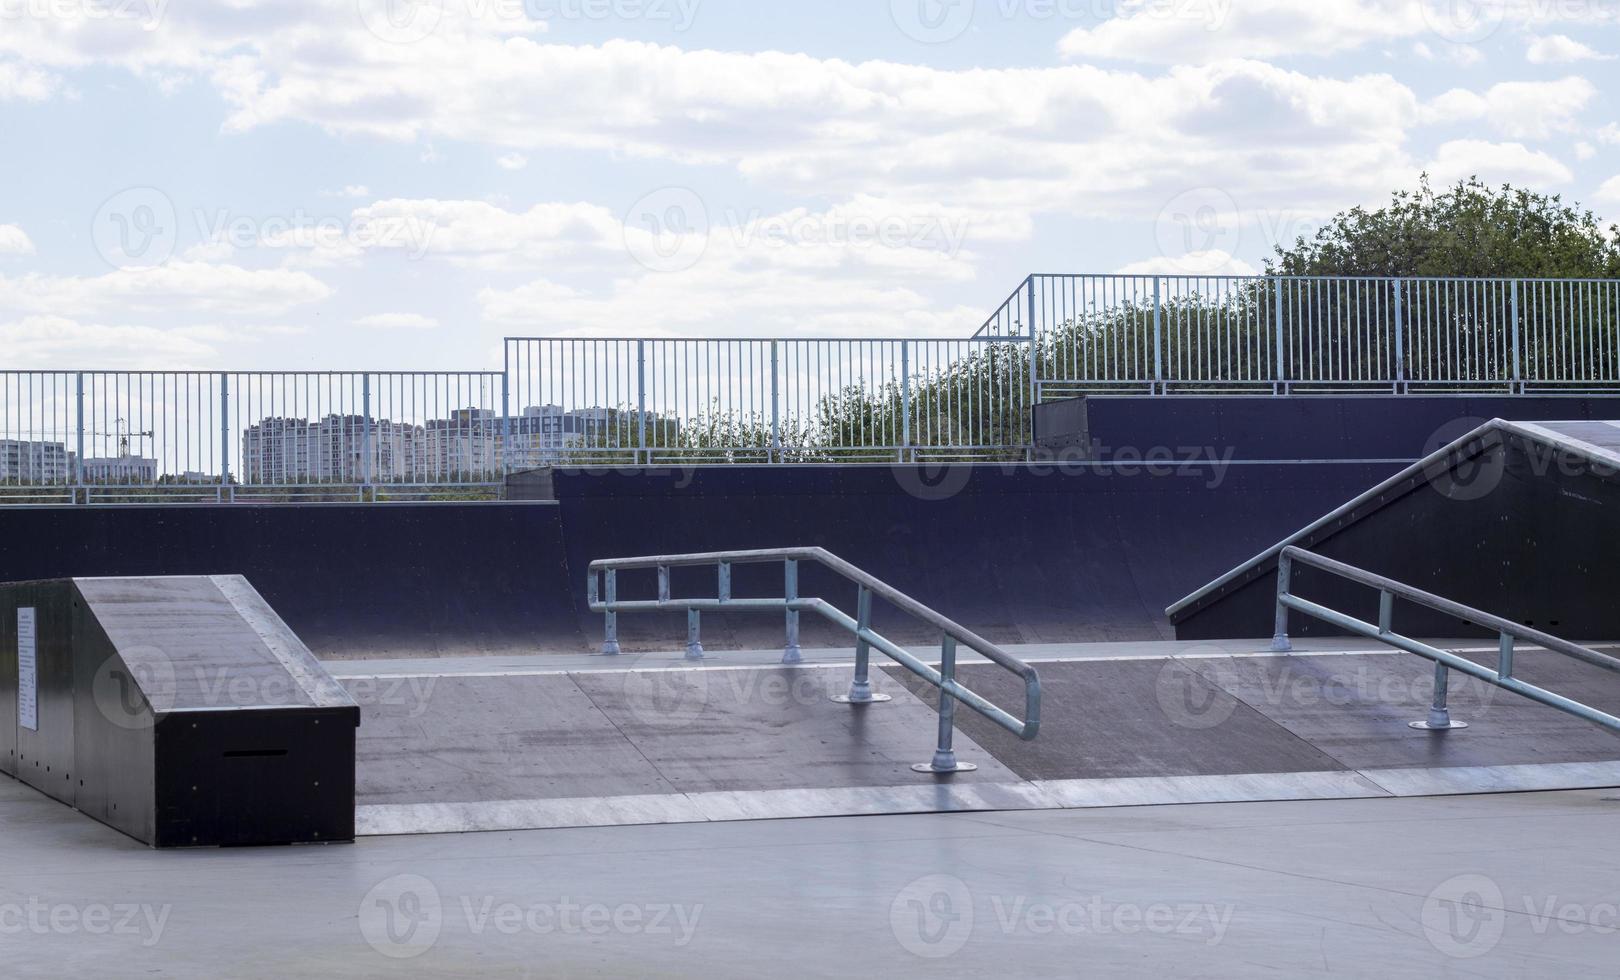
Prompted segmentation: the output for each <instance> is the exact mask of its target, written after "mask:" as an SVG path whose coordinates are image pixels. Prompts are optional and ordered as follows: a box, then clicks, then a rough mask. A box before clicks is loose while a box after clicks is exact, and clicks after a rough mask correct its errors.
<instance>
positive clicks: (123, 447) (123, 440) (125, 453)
mask: <svg viewBox="0 0 1620 980" xmlns="http://www.w3.org/2000/svg"><path fill="white" fill-rule="evenodd" d="M113 427H114V429H115V430H116V431H114V432H87V433H85V434H86V435H91V436H97V437H99V438H103V439H104V438H107V437H108V436H112V437H114V438H116V439H117V440H118V455H119V457H121V458H126V459H127V458H128V457H129V441H130V440H131V439H152V438H154V435H153V433H152V430H151V429H145V430H142V431H140V432H131V431H130V428H129V421H128V420H127V419H115V420H114V421H113Z"/></svg>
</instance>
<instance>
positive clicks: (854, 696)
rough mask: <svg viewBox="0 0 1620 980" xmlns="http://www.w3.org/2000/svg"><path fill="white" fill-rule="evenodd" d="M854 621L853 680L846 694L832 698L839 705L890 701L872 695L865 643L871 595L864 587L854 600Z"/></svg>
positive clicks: (869, 652)
mask: <svg viewBox="0 0 1620 980" xmlns="http://www.w3.org/2000/svg"><path fill="white" fill-rule="evenodd" d="M855 606H856V610H857V612H856V619H855V626H856V629H855V680H854V681H853V682H851V684H850V685H849V693H848V694H838V695H834V696H833V700H834V701H836V702H838V703H839V704H876V703H878V702H881V701H892V700H894V699H893V698H891V697H889V696H888V695H887V694H873V693H872V678H871V676H870V669H871V662H872V644H871V643H870V642H868V641H867V639H866V634H868V633H870V632H871V631H872V593H871V591H870V590H869V589H867V588H866V587H865V586H862V587H861V591H860V595H859V596H858V597H857V599H856V603H855Z"/></svg>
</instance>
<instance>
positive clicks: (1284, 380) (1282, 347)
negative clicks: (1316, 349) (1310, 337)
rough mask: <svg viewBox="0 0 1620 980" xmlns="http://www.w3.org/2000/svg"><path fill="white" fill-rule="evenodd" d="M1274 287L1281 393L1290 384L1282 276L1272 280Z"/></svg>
mask: <svg viewBox="0 0 1620 980" xmlns="http://www.w3.org/2000/svg"><path fill="white" fill-rule="evenodd" d="M1271 283H1272V289H1273V291H1274V292H1275V293H1276V294H1277V295H1276V297H1275V299H1274V300H1273V304H1272V321H1273V328H1274V329H1275V330H1276V333H1277V365H1276V372H1275V373H1276V375H1277V390H1278V392H1279V393H1281V391H1282V390H1283V388H1284V387H1285V386H1286V385H1287V384H1288V371H1287V358H1288V347H1287V339H1286V337H1285V336H1284V334H1283V280H1282V277H1281V276H1274V277H1272V280H1271Z"/></svg>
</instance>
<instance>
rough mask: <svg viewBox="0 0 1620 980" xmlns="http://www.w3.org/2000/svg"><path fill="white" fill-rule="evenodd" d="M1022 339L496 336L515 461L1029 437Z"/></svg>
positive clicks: (935, 450)
mask: <svg viewBox="0 0 1620 980" xmlns="http://www.w3.org/2000/svg"><path fill="white" fill-rule="evenodd" d="M1028 367H1029V364H1028V348H1027V346H1026V345H1021V344H1016V343H1002V342H989V343H986V342H980V341H974V340H900V339H884V340H873V339H858V340H856V339H824V340H819V339H818V340H758V339H745V340H733V339H726V340H635V339H593V340H581V339H555V338H514V339H510V340H508V341H507V370H508V373H509V376H510V393H511V398H512V407H513V409H514V419H513V424H514V425H518V426H521V427H523V429H524V431H525V435H524V436H521V437H519V438H517V439H515V440H514V443H513V444H514V454H513V456H512V458H511V460H510V462H511V464H512V465H513V466H514V467H519V468H525V467H532V466H541V465H552V464H558V463H589V462H596V463H602V462H626V463H630V462H647V463H670V462H692V463H706V462H707V463H713V462H731V463H739V462H741V463H769V462H840V461H842V462H859V461H888V462H893V461H897V460H912V459H982V458H990V457H997V456H1005V455H1007V454H1008V453H1009V452H1010V451H1021V449H1018V448H1017V447H1023V446H1025V445H1027V443H1028V441H1029V433H1028V425H1029V420H1028V416H1029V412H1028V407H1029V395H1030V388H1029V381H1028V378H1029V370H1028Z"/></svg>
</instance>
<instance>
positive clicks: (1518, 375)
mask: <svg viewBox="0 0 1620 980" xmlns="http://www.w3.org/2000/svg"><path fill="white" fill-rule="evenodd" d="M1523 380H1524V374H1523V372H1522V371H1521V370H1520V368H1519V280H1517V279H1515V280H1513V387H1514V388H1516V389H1520V390H1522V389H1521V388H1520V382H1521V381H1523Z"/></svg>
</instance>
